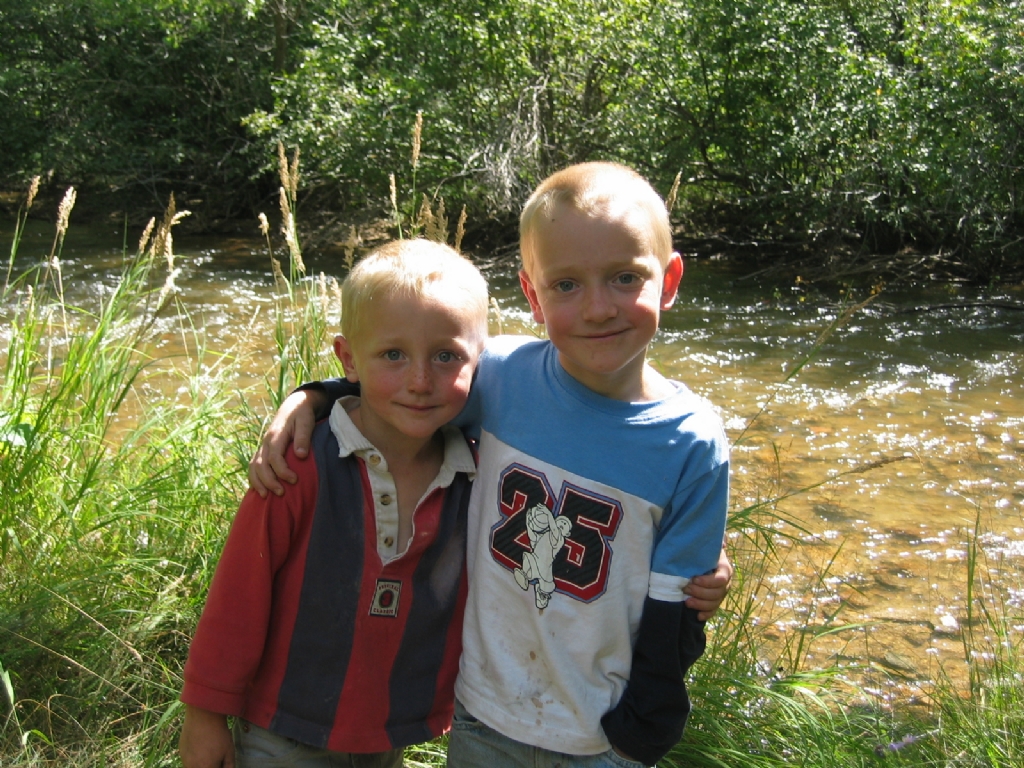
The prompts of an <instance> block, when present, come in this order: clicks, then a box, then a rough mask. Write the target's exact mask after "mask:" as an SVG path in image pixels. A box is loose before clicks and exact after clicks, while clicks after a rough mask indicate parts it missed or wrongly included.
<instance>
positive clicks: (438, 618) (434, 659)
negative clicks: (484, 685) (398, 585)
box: [385, 472, 470, 745]
mask: <svg viewBox="0 0 1024 768" xmlns="http://www.w3.org/2000/svg"><path fill="white" fill-rule="evenodd" d="M469 494H470V481H469V480H468V478H467V477H466V475H465V474H463V473H461V472H460V473H458V474H457V475H456V476H455V480H454V481H453V482H452V485H451V488H450V489H449V490H448V493H447V495H446V497H445V501H444V506H443V507H442V509H441V520H440V523H439V525H438V531H437V537H436V538H435V540H434V542H433V543H432V544H431V546H430V547H429V548H428V549H427V551H426V552H425V553H424V554H423V557H422V559H421V560H420V563H419V565H418V566H417V568H416V573H415V574H414V575H413V585H412V586H413V590H414V598H413V601H412V610H411V611H410V613H409V618H408V621H407V623H406V631H405V635H404V636H403V638H402V643H401V646H400V647H399V650H398V654H397V656H396V658H395V664H394V668H393V670H392V675H391V682H390V701H391V711H390V712H389V714H388V722H387V723H386V725H385V728H386V730H387V733H388V738H389V739H390V740H391V743H392V744H396V745H397V744H416V743H419V742H422V741H428V740H430V739H431V738H433V736H434V734H433V733H431V732H430V731H429V729H428V728H427V719H428V716H429V715H430V713H431V712H432V711H433V709H434V697H435V695H436V693H437V687H438V679H437V674H438V671H439V670H442V669H444V663H443V662H444V656H445V651H446V650H447V646H448V634H449V628H450V626H451V619H452V615H453V614H454V612H455V610H456V608H457V606H458V602H459V590H460V589H461V586H462V572H463V568H464V564H465V558H466V516H467V510H468V508H469ZM439 569H441V570H443V571H445V572H446V573H451V571H450V570H449V569H454V575H455V578H451V579H450V580H449V579H445V578H443V576H442V578H436V576H437V575H438V571H439ZM439 583H447V586H448V589H446V590H445V591H444V592H442V593H440V594H439V593H438V586H439Z"/></svg>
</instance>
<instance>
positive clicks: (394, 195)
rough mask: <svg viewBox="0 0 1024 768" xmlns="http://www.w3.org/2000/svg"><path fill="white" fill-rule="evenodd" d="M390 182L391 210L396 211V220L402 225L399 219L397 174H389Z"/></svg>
mask: <svg viewBox="0 0 1024 768" xmlns="http://www.w3.org/2000/svg"><path fill="white" fill-rule="evenodd" d="M388 184H389V185H390V187H391V210H392V211H394V213H395V222H396V223H398V225H399V226H401V222H400V221H399V220H398V186H397V185H396V184H395V174H393V173H389V174H388Z"/></svg>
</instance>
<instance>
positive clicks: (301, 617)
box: [179, 240, 487, 768]
mask: <svg viewBox="0 0 1024 768" xmlns="http://www.w3.org/2000/svg"><path fill="white" fill-rule="evenodd" d="M342 303H343V308H342V335H341V336H338V337H337V338H336V339H335V342H334V350H335V353H336V354H337V356H338V357H339V359H340V360H341V362H342V364H343V365H344V368H345V373H346V376H347V377H348V379H349V380H350V381H353V382H358V383H359V385H360V388H361V391H360V394H359V396H358V397H346V398H343V399H340V400H338V401H337V402H336V403H335V404H334V407H333V410H332V411H331V412H330V418H329V419H327V420H325V421H323V422H321V423H320V424H318V425H317V427H316V429H315V431H314V432H313V435H312V460H310V461H305V462H301V463H296V466H297V467H298V468H299V477H298V482H297V483H296V484H295V485H292V486H290V487H289V488H288V489H287V491H286V492H285V493H284V494H283V495H281V496H270V497H268V498H266V499H263V498H261V497H260V496H259V495H258V494H257V493H256V492H255V491H250V492H249V493H248V494H247V495H246V496H245V498H244V499H243V501H242V504H241V506H240V508H239V510H238V514H237V516H236V518H235V521H234V524H233V525H232V528H231V532H230V534H229V536H228V540H227V543H226V545H225V547H224V552H223V554H222V555H221V559H220V562H219V563H218V566H217V571H216V574H215V576H214V579H213V583H212V585H211V588H210V593H209V597H208V599H207V603H206V607H205V610H204V611H203V615H202V619H201V620H200V622H199V626H198V628H197V629H196V634H195V638H194V640H193V642H192V646H191V649H190V652H189V658H188V662H187V663H186V665H185V685H184V688H183V690H182V693H181V700H182V701H183V702H184V703H185V705H186V713H185V724H184V727H183V729H182V734H181V740H180V745H179V751H180V754H181V758H182V762H183V763H184V765H185V768H212V767H213V766H218V767H219V766H234V765H238V766H245V765H249V764H255V762H253V761H256V762H259V764H260V765H264V764H268V763H266V760H267V759H273V760H274V762H273V765H278V766H286V765H287V766H302V768H312V766H324V768H327V767H328V766H333V765H340V764H342V763H344V764H345V765H351V766H359V767H361V768H395V767H397V766H400V765H401V764H402V748H403V747H405V746H407V745H409V744H414V743H417V742H422V741H426V740H429V739H430V738H433V737H434V736H438V735H440V734H441V733H442V732H444V731H445V730H446V729H447V727H448V724H449V722H450V720H451V716H452V708H453V701H454V695H453V692H452V688H453V685H454V682H455V676H456V673H457V670H458V659H459V651H460V647H461V627H462V615H463V610H464V607H465V598H466V575H465V548H466V547H465V545H466V518H467V507H468V502H469V498H470V485H471V482H472V479H473V477H474V474H475V471H476V465H475V461H474V456H473V453H472V451H471V449H470V446H469V444H468V443H467V441H466V439H465V437H464V436H463V435H462V433H461V432H460V431H459V430H458V429H457V428H455V427H452V426H449V425H448V422H450V421H451V420H452V418H453V417H455V416H456V415H457V414H458V413H459V412H460V411H461V410H462V408H463V406H464V404H465V402H466V399H467V397H468V396H469V391H470V384H471V381H472V378H473V371H474V369H475V367H476V363H477V360H478V358H479V355H480V353H481V351H482V349H483V346H484V341H485V339H486V336H487V285H486V283H485V281H484V279H483V278H482V277H481V275H480V273H479V272H478V271H477V269H476V268H475V267H474V266H473V265H472V264H471V263H470V262H469V261H468V260H466V259H465V258H463V257H462V256H460V255H459V254H457V253H456V252H455V251H453V250H452V249H450V248H448V247H447V246H444V245H440V244H437V243H430V242H427V241H423V240H414V241H405V242H396V243H391V244H389V245H386V246H384V247H383V248H381V249H380V250H378V251H376V252H375V253H373V254H371V255H370V256H367V257H366V258H365V259H363V260H362V261H360V262H359V263H358V264H357V265H356V267H355V268H354V269H353V270H352V272H351V273H350V275H349V276H348V278H347V279H346V281H345V284H344V287H343V293H342ZM227 716H233V717H234V718H235V720H234V729H233V733H232V732H231V731H229V729H228V726H227ZM260 761H262V762H260Z"/></svg>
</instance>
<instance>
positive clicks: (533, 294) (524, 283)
mask: <svg viewBox="0 0 1024 768" xmlns="http://www.w3.org/2000/svg"><path fill="white" fill-rule="evenodd" d="M519 286H520V287H521V288H522V289H523V293H524V294H526V300H527V301H528V302H530V310H531V311H532V312H533V319H534V320H535V321H536V322H537V323H539V324H540V325H544V310H543V309H541V307H540V301H538V300H537V289H536V288H535V287H534V286H533V281H532V280H531V279H530V276H529V275H528V274H526V270H525V269H520V270H519Z"/></svg>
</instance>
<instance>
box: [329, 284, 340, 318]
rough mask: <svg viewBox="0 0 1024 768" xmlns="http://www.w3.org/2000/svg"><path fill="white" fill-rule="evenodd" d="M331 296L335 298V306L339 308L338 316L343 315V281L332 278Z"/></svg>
mask: <svg viewBox="0 0 1024 768" xmlns="http://www.w3.org/2000/svg"><path fill="white" fill-rule="evenodd" d="M331 298H333V299H334V306H336V307H337V308H338V316H339V317H340V316H341V283H339V282H338V281H337V280H336V279H335V278H333V277H332V278H331Z"/></svg>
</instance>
